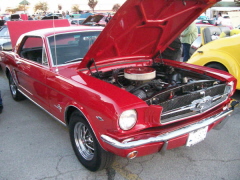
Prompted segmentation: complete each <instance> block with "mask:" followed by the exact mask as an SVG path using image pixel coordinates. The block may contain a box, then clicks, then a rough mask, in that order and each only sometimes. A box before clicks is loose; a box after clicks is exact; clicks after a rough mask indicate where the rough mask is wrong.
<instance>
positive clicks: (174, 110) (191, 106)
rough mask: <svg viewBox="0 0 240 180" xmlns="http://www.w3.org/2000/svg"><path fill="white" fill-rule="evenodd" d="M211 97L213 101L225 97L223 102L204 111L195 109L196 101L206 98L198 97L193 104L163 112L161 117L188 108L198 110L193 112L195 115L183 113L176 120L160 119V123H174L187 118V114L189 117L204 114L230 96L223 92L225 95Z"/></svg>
mask: <svg viewBox="0 0 240 180" xmlns="http://www.w3.org/2000/svg"><path fill="white" fill-rule="evenodd" d="M224 96H225V97H224ZM207 97H208V96H207ZM209 97H211V98H212V101H215V100H219V99H221V98H224V99H223V100H222V101H221V102H219V103H217V104H216V105H214V106H211V107H209V109H206V110H204V111H197V110H195V109H194V108H195V107H196V103H195V104H194V101H195V102H196V101H199V100H204V98H200V99H196V100H194V101H193V102H192V103H191V104H189V105H187V106H182V107H179V108H177V109H173V110H170V111H167V112H165V113H163V114H162V115H161V117H163V116H165V115H169V114H174V113H177V112H181V111H184V110H188V109H191V110H192V112H196V113H195V114H193V115H189V114H187V115H186V114H182V116H183V117H181V118H177V119H175V120H172V121H168V122H165V123H163V122H162V121H161V119H160V123H161V124H163V125H164V124H169V123H173V122H176V121H179V120H182V119H184V118H186V116H187V117H188V118H190V117H194V116H196V115H200V114H202V113H206V112H207V111H210V110H211V109H214V108H215V107H217V106H218V105H219V104H221V103H222V102H224V101H226V100H227V98H228V95H227V94H223V95H216V96H209ZM184 115H186V116H184ZM172 118H174V117H172Z"/></svg>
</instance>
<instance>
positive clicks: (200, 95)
mask: <svg viewBox="0 0 240 180" xmlns="http://www.w3.org/2000/svg"><path fill="white" fill-rule="evenodd" d="M225 87H226V85H224V84H219V85H214V86H212V87H208V88H206V89H201V90H198V91H194V92H190V93H188V94H185V95H182V96H177V97H175V98H173V99H169V100H167V101H165V102H163V103H160V104H159V105H160V106H162V107H163V114H162V116H161V123H162V124H165V123H169V122H173V121H176V120H181V119H184V118H186V117H191V116H193V115H197V114H201V113H203V112H206V111H208V110H209V109H211V108H213V107H215V106H217V105H218V104H220V103H221V102H223V101H224V100H226V99H227V96H228V95H227V94H224V91H225Z"/></svg>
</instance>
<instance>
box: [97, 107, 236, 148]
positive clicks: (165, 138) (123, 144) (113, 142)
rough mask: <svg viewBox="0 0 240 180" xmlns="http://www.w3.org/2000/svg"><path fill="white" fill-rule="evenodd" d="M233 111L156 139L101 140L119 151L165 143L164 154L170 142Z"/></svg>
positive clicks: (102, 137) (106, 138)
mask: <svg viewBox="0 0 240 180" xmlns="http://www.w3.org/2000/svg"><path fill="white" fill-rule="evenodd" d="M233 110H234V107H233V106H232V107H231V108H230V109H227V110H225V111H223V112H221V113H219V114H217V115H214V116H212V117H209V118H206V119H203V120H201V121H199V122H197V123H195V124H191V125H189V126H186V127H183V128H181V129H177V130H175V131H172V132H168V133H165V134H161V135H158V136H156V137H150V138H148V139H141V140H136V141H130V142H124V141H123V142H119V141H117V140H115V139H113V138H111V137H109V136H107V135H104V134H102V135H101V139H102V140H103V141H104V142H106V143H107V144H109V145H111V146H113V147H115V148H117V149H132V148H136V147H139V146H142V145H147V144H150V143H158V142H164V145H163V147H162V150H161V151H163V152H164V151H165V150H166V149H167V145H168V140H170V139H173V138H176V137H179V136H181V135H184V134H187V133H190V132H192V131H195V130H197V129H200V128H203V127H205V126H209V125H211V124H213V123H215V122H216V121H218V120H220V119H222V118H225V117H227V116H230V115H231V113H232V112H233Z"/></svg>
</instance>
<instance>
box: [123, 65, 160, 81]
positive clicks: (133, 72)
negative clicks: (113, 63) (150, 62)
mask: <svg viewBox="0 0 240 180" xmlns="http://www.w3.org/2000/svg"><path fill="white" fill-rule="evenodd" d="M124 77H125V78H126V79H129V80H134V81H145V80H152V79H154V78H155V77H156V70H155V69H153V68H151V67H131V68H126V69H124Z"/></svg>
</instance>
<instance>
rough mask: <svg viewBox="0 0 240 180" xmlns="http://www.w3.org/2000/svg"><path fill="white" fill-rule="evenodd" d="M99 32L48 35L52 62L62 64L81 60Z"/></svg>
mask: <svg viewBox="0 0 240 180" xmlns="http://www.w3.org/2000/svg"><path fill="white" fill-rule="evenodd" d="M100 32H101V31H87V32H74V33H67V34H59V35H55V36H51V37H49V38H48V42H49V45H50V50H51V56H52V58H51V59H52V61H53V64H54V65H62V64H66V63H71V62H76V61H80V60H82V59H83V57H84V56H85V54H86V53H87V51H88V50H89V48H90V47H91V45H92V44H93V42H94V41H95V40H96V39H97V37H98V35H99V34H100Z"/></svg>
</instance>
